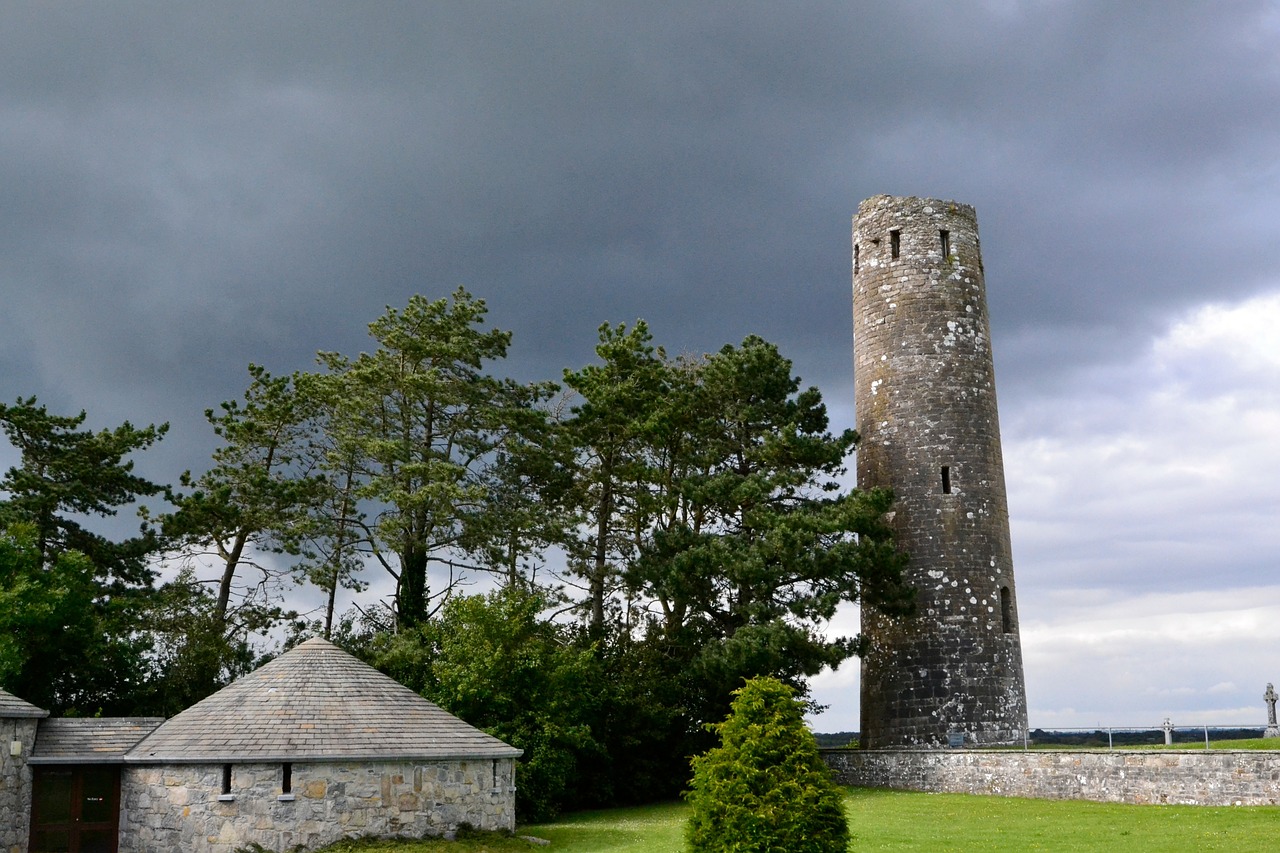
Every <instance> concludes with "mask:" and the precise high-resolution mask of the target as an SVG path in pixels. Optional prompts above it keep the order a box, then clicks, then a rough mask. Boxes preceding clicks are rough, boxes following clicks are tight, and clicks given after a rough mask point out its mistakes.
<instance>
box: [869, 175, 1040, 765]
mask: <svg viewBox="0 0 1280 853" xmlns="http://www.w3.org/2000/svg"><path fill="white" fill-rule="evenodd" d="M853 323H854V396H855V404H856V407H857V423H858V432H859V433H860V434H861V438H862V441H861V443H860V444H859V446H858V457H857V464H858V486H859V487H860V488H864V489H865V488H871V487H877V486H880V487H888V488H891V489H893V492H894V497H895V500H894V506H893V511H892V514H891V518H890V525H891V526H892V528H893V530H894V533H895V535H896V537H897V544H898V547H899V548H900V549H901V550H903V551H905V552H907V554H908V555H909V556H910V560H909V563H908V566H907V569H906V577H907V579H908V581H909V582H910V583H911V585H912V586H913V587H914V588H915V590H916V596H917V597H916V606H917V613H916V615H915V616H914V617H912V618H909V619H892V618H888V617H885V616H883V615H881V614H879V613H877V612H876V610H875V608H874V607H872V606H868V605H864V607H863V610H862V631H863V634H864V636H865V637H866V638H867V639H868V640H870V649H869V651H868V653H867V654H866V655H865V656H864V657H863V659H862V701H861V708H862V725H861V737H862V746H863V747H864V748H871V749H874V748H884V747H896V746H946V745H947V744H948V742H949V739H951V738H952V737H954V736H956V735H963V736H964V742H965V743H966V744H969V745H982V744H998V743H1010V742H1015V741H1016V742H1021V740H1022V736H1023V732H1024V731H1025V729H1026V725H1027V702H1026V689H1025V686H1024V681H1023V671H1022V650H1021V641H1020V639H1019V633H1018V607H1017V596H1016V588H1015V585H1014V579H1013V556H1012V548H1011V545H1010V541H1009V510H1008V503H1007V500H1006V496H1005V485H1004V463H1003V460H1002V457H1001V451H1000V424H999V418H998V416H997V411H996V389H995V371H994V367H993V363H992V357H991V333H990V327H989V323H988V320H987V300H986V292H985V284H984V279H983V267H982V253H981V247H980V245H979V243H978V223H977V216H976V215H975V213H974V210H973V208H972V207H970V206H969V205H965V204H957V203H955V202H951V201H940V200H936V199H921V198H899V197H892V196H883V195H881V196H875V197H873V198H869V199H867V200H866V201H864V202H863V203H862V204H861V205H860V206H859V208H858V214H857V216H856V217H855V218H854V222H853Z"/></svg>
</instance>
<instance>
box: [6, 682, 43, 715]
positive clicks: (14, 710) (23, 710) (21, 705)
mask: <svg viewBox="0 0 1280 853" xmlns="http://www.w3.org/2000/svg"><path fill="white" fill-rule="evenodd" d="M47 716H49V712H48V711H46V710H44V709H43V708H37V707H36V706H35V705H32V704H31V703H30V702H24V701H23V700H21V699H19V698H18V697H17V696H14V695H13V694H12V693H10V692H9V691H7V690H5V689H4V688H3V687H0V720H3V719H12V718H14V717H47Z"/></svg>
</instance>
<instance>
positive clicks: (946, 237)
mask: <svg viewBox="0 0 1280 853" xmlns="http://www.w3.org/2000/svg"><path fill="white" fill-rule="evenodd" d="M938 240H939V241H940V242H941V243H942V259H943V260H944V261H945V260H946V259H947V258H949V257H951V232H950V231H946V230H943V231H939V232H938Z"/></svg>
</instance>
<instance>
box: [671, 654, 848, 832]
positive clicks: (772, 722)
mask: <svg viewBox="0 0 1280 853" xmlns="http://www.w3.org/2000/svg"><path fill="white" fill-rule="evenodd" d="M803 714H804V705H803V703H802V702H800V701H799V700H798V699H796V698H795V695H794V691H793V690H792V689H791V688H790V687H788V686H787V685H785V684H783V683H781V682H780V681H778V680H776V679H773V678H764V677H761V678H753V679H751V680H750V681H748V682H747V683H746V684H745V685H744V686H743V687H742V688H740V689H739V690H737V691H735V692H734V700H733V706H732V710H731V712H730V714H729V717H728V718H727V719H726V720H725V721H724V722H722V723H718V724H716V725H715V726H713V728H714V730H715V731H716V733H717V734H719V736H720V742H721V743H720V746H718V747H716V748H715V749H712V750H711V751H710V752H708V753H707V754H706V755H702V756H699V757H696V758H694V760H693V782H692V785H691V787H690V791H689V793H688V795H687V798H688V800H689V805H690V806H691V807H692V814H691V816H690V818H689V824H688V826H687V828H686V833H685V834H686V838H687V839H688V841H689V848H690V850H692V851H693V853H728V851H735V853H844V851H846V850H848V848H849V840H850V838H849V824H848V822H847V819H846V817H845V813H844V806H843V801H842V793H841V791H840V788H839V787H838V786H837V785H836V784H835V782H834V781H832V779H831V774H830V771H829V770H828V769H827V767H826V765H825V764H823V762H822V757H821V756H820V755H819V754H818V744H817V742H816V741H815V740H814V739H813V735H812V733H810V731H809V729H808V728H807V727H806V726H805V724H804V716H803Z"/></svg>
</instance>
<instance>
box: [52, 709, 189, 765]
mask: <svg viewBox="0 0 1280 853" xmlns="http://www.w3.org/2000/svg"><path fill="white" fill-rule="evenodd" d="M163 722H164V717H100V718H99V717H87V718H74V717H66V718H61V719H53V720H45V721H44V722H42V723H41V724H40V727H39V728H38V729H36V745H35V747H34V748H33V749H32V750H31V763H32V764H98V763H101V764H118V763H120V761H121V760H122V758H123V757H124V754H125V753H126V752H128V751H129V750H130V749H131V748H132V747H133V746H134V745H135V744H137V743H138V741H140V740H142V739H143V738H144V737H146V736H147V735H148V734H149V733H150V732H152V731H153V730H154V729H155V728H156V726H158V725H160V724H161V723H163Z"/></svg>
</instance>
